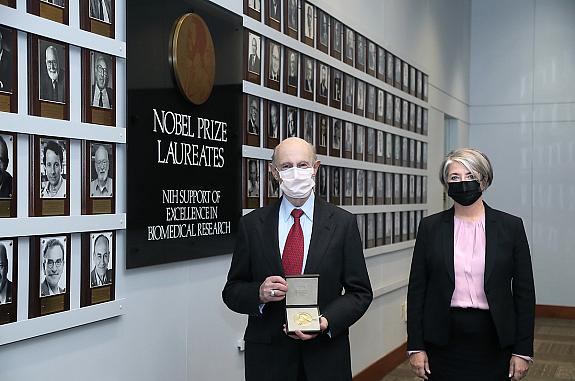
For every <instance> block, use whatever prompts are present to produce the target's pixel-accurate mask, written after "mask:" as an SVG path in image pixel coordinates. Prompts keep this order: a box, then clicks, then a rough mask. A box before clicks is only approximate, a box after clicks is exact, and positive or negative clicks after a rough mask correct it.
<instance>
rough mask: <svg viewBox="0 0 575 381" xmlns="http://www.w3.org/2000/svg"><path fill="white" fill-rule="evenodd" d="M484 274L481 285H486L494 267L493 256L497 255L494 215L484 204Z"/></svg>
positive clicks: (495, 220)
mask: <svg viewBox="0 0 575 381" xmlns="http://www.w3.org/2000/svg"><path fill="white" fill-rule="evenodd" d="M484 205H485V272H484V275H483V283H484V284H485V285H486V284H487V281H488V280H489V277H490V276H491V273H492V272H493V267H494V266H495V256H496V255H497V230H498V229H497V219H496V218H495V213H494V212H493V209H491V208H490V207H489V206H488V205H487V204H485V203H484Z"/></svg>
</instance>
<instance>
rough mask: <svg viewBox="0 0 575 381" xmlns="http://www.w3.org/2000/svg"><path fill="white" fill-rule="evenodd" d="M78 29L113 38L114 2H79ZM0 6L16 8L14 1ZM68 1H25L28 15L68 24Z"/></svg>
mask: <svg viewBox="0 0 575 381" xmlns="http://www.w3.org/2000/svg"><path fill="white" fill-rule="evenodd" d="M79 3H80V4H79V5H80V28H82V29H83V30H86V31H88V32H92V33H97V34H99V35H102V36H105V37H110V38H114V34H115V24H116V23H115V14H116V12H115V7H116V2H115V0H79ZM0 5H5V6H8V7H12V8H16V0H0ZM69 9H70V7H69V0H27V1H26V10H27V12H28V13H30V14H33V15H36V16H40V17H42V18H45V19H48V20H52V21H55V22H59V23H61V24H66V25H68V24H69V19H70V11H69Z"/></svg>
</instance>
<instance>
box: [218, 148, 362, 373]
mask: <svg viewBox="0 0 575 381" xmlns="http://www.w3.org/2000/svg"><path fill="white" fill-rule="evenodd" d="M319 165H320V162H319V161H318V160H317V158H316V155H315V152H314V149H313V146H311V145H310V144H309V143H307V142H306V141H304V140H303V139H300V138H288V139H286V140H284V141H283V142H282V143H280V144H279V145H278V146H277V147H276V148H275V150H274V154H273V157H272V163H271V164H270V172H271V173H272V174H273V176H274V177H275V178H276V179H277V180H278V181H279V182H280V189H281V190H282V192H283V195H284V197H282V198H281V199H280V200H279V201H278V202H276V203H275V204H273V205H270V206H266V207H263V208H259V209H256V210H255V211H253V212H252V213H250V214H248V215H246V216H244V217H243V218H242V219H241V220H240V224H239V232H238V238H237V242H236V248H235V250H234V254H233V257H232V263H231V267H230V271H229V273H228V279H227V283H226V285H225V288H224V290H223V293H222V295H223V299H224V302H225V303H226V305H227V306H228V307H229V308H230V309H232V310H233V311H236V312H238V313H242V314H246V315H249V318H248V326H247V328H246V332H245V335H244V340H245V342H246V352H245V353H246V354H245V378H246V380H247V381H252V380H279V381H281V380H286V381H287V380H308V381H325V380H330V381H334V380H335V381H337V380H346V381H350V380H351V366H350V363H351V359H350V349H349V338H348V330H349V327H350V326H351V325H352V324H354V323H355V322H356V321H357V320H358V319H359V318H360V317H361V316H362V315H363V314H364V313H365V311H366V310H367V308H368V306H369V304H370V303H371V300H372V298H373V294H372V290H371V285H370V281H369V276H368V274H367V269H366V265H365V260H364V257H363V251H362V245H361V241H360V236H359V232H358V229H357V222H356V218H355V216H354V215H352V214H350V213H348V212H347V211H345V210H343V209H341V208H338V207H336V206H334V205H332V204H328V203H327V202H325V201H323V200H322V199H321V198H319V197H315V195H314V192H313V187H314V186H315V182H314V179H315V176H316V174H317V171H318V168H319ZM298 274H319V284H318V303H319V308H320V310H321V313H322V315H321V317H320V322H319V323H320V329H321V333H318V334H307V333H303V332H300V331H296V332H295V334H290V335H288V334H286V332H285V330H284V323H285V307H286V303H285V296H286V293H287V292H289V290H288V285H287V282H286V280H285V279H284V277H285V276H286V275H298ZM344 289H345V293H343V290H344Z"/></svg>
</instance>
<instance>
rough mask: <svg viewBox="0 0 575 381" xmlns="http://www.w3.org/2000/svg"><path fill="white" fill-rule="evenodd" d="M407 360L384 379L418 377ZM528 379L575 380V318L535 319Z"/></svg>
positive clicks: (409, 380)
mask: <svg viewBox="0 0 575 381" xmlns="http://www.w3.org/2000/svg"><path fill="white" fill-rule="evenodd" d="M416 380H420V379H419V378H417V377H415V376H413V374H412V373H411V369H410V368H409V363H408V362H407V361H405V362H404V363H402V364H401V365H400V366H398V367H397V368H396V369H395V370H394V371H393V372H391V373H390V374H388V375H387V376H386V377H384V378H383V380H382V381H416ZM524 380H527V381H555V380H563V381H565V380H575V320H560V319H547V318H539V319H537V320H536V321H535V363H534V364H533V365H532V366H531V369H529V375H528V376H527V377H526V378H524Z"/></svg>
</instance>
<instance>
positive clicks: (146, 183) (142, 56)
mask: <svg viewBox="0 0 575 381" xmlns="http://www.w3.org/2000/svg"><path fill="white" fill-rule="evenodd" d="M190 12H191V13H190ZM126 21H127V31H126V32H127V45H128V46H130V47H131V48H130V49H129V50H128V55H127V60H126V62H127V67H126V74H127V89H128V91H127V98H128V99H127V105H128V116H127V127H128V131H127V133H128V137H129V139H128V140H129V144H128V150H127V166H128V167H127V174H128V175H127V189H128V193H127V194H129V195H130V197H128V198H127V213H128V215H129V216H130V218H129V219H128V222H127V231H126V267H127V268H133V267H139V266H147V265H153V264H159V263H166V262H173V261H179V260H186V259H195V258H201V257H207V256H213V255H222V254H229V253H231V252H232V251H233V247H234V243H235V234H236V232H237V222H238V220H239V217H240V216H241V202H242V189H241V176H242V175H241V174H242V167H241V163H242V161H241V139H242V135H243V131H242V115H243V110H242V77H243V76H244V74H245V73H242V70H230V68H242V67H245V68H246V70H247V69H250V68H248V67H247V66H249V65H247V64H248V62H247V61H246V59H248V58H249V57H248V56H247V55H246V56H244V54H245V53H247V52H248V51H249V49H248V46H247V45H246V46H244V36H246V37H248V32H247V31H245V35H244V30H243V28H242V18H241V17H240V16H237V15H235V14H233V13H231V12H229V11H227V10H225V9H223V8H221V7H218V6H216V5H214V4H212V3H210V2H207V1H195V2H194V3H193V7H192V8H190V4H189V3H187V2H155V1H153V2H143V3H142V2H141V1H138V0H128V1H127V20H126ZM152 26H153V30H154V33H149V31H150V28H151V27H152ZM143 34H145V35H146V36H149V40H148V41H146V43H145V44H142V43H141V39H142V35H143ZM255 36H256V37H257V35H255ZM245 42H246V43H247V42H248V39H247V38H246V40H245ZM257 42H258V41H256V45H258V44H257ZM150 47H153V49H154V54H150ZM257 47H258V46H256V53H257V51H258V49H257ZM260 53H261V51H260ZM258 58H259V57H258ZM254 60H255V59H254ZM144 64H145V65H144ZM148 68H154V69H153V75H150V71H149V70H148ZM251 69H253V71H255V72H256V73H252V74H254V75H258V74H259V71H258V69H260V70H261V66H260V65H259V64H256V65H254V66H253V67H252V68H251ZM250 73H251V72H250ZM258 76H259V75H258ZM143 205H145V206H146V207H142V206H143Z"/></svg>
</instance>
